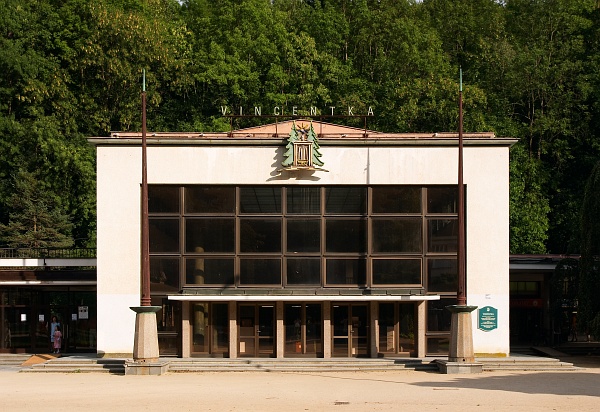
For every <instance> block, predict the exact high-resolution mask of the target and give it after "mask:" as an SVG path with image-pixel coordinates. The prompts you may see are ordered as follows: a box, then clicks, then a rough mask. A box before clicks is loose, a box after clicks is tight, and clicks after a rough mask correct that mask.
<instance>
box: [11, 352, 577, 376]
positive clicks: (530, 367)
mask: <svg viewBox="0 0 600 412" xmlns="http://www.w3.org/2000/svg"><path fill="white" fill-rule="evenodd" d="M166 361H167V362H169V367H168V371H169V372H173V373H185V372H191V373H193V372H249V371H254V372H257V371H262V372H342V371H344V372H347V371H365V372H367V371H377V372H382V371H403V370H405V371H437V370H438V366H437V364H436V362H435V360H434V359H429V358H427V359H345V358H343V359H275V358H265V359H227V358H220V359H214V358H206V359H200V358H186V359H179V358H172V359H167V360H166ZM476 361H477V362H480V363H482V364H483V370H484V371H486V372H490V371H568V370H578V369H580V368H577V367H575V366H574V365H573V364H572V363H568V362H561V361H559V360H557V359H553V358H543V357H525V356H518V357H509V358H485V359H476ZM125 367H126V366H125V359H95V358H77V357H75V358H72V357H68V356H66V357H62V358H56V359H52V360H49V361H47V362H44V363H38V364H34V365H31V366H29V367H22V368H21V372H29V373H35V372H42V373H50V372H60V373H69V372H70V373H112V374H121V375H122V374H124V373H125Z"/></svg>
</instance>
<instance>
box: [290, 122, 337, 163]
mask: <svg viewBox="0 0 600 412" xmlns="http://www.w3.org/2000/svg"><path fill="white" fill-rule="evenodd" d="M319 149H320V146H319V140H318V139H317V134H316V133H315V129H314V128H313V124H312V122H310V125H309V126H307V125H305V124H303V123H300V124H299V125H298V126H297V125H296V122H295V121H294V123H293V126H292V130H290V136H289V137H288V140H287V145H286V146H285V150H286V151H285V153H284V154H283V156H284V157H285V160H284V161H283V162H282V163H281V165H282V166H283V167H284V169H280V170H279V171H282V170H323V171H327V170H325V169H322V168H320V167H318V166H323V162H322V161H321V156H322V155H321V152H320V151H319Z"/></svg>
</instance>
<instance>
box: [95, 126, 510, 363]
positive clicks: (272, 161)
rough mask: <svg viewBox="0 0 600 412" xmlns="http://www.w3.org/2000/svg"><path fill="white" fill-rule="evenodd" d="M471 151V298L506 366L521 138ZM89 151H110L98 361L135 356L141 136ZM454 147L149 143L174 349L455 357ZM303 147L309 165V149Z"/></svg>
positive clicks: (248, 139) (164, 351)
mask: <svg viewBox="0 0 600 412" xmlns="http://www.w3.org/2000/svg"><path fill="white" fill-rule="evenodd" d="M302 130H304V131H305V132H310V130H312V131H313V134H314V136H316V137H317V139H311V137H310V136H311V135H310V133H308V136H309V138H308V139H307V138H306V136H304V137H303V135H302V133H298V132H299V131H302ZM291 136H292V138H291ZM464 140H465V144H464V184H465V197H466V199H465V200H466V201H465V209H466V223H465V224H466V248H467V252H466V272H467V304H468V305H475V306H478V307H479V308H480V309H479V310H478V311H476V312H474V316H473V331H474V332H473V335H474V336H473V340H474V350H475V354H476V356H477V355H480V356H483V355H485V356H507V355H508V353H509V148H510V146H511V145H512V144H513V143H514V142H515V140H514V139H506V138H497V137H495V136H494V135H493V134H490V133H479V134H469V133H466V134H465V135H464ZM89 141H90V142H91V143H92V144H93V145H95V146H96V148H97V179H98V180H97V204H98V210H97V212H98V249H97V311H98V320H97V323H98V332H97V351H98V356H101V357H102V356H106V357H114V356H131V354H132V350H133V339H134V326H135V313H134V312H133V311H132V310H131V309H130V307H131V306H138V305H139V301H140V262H141V260H140V227H141V206H140V197H141V191H140V184H141V135H140V134H139V133H118V134H117V133H115V134H113V136H111V137H108V138H103V137H97V138H90V139H89ZM293 141H297V142H305V143H306V142H310V143H311V144H312V148H311V149H310V150H312V158H310V156H309V159H308V163H306V162H304V163H297V162H296V163H294V164H293V165H291V162H290V159H291V158H290V156H291V155H290V153H292V152H290V150H289V149H290V147H291V146H292V143H293ZM457 141H458V139H457V136H456V134H450V133H438V134H386V133H377V132H373V131H368V130H361V129H356V128H350V127H343V126H337V125H331V124H328V123H321V122H316V121H313V122H312V123H311V121H310V120H296V121H295V123H294V122H292V121H288V122H280V123H277V124H271V125H265V126H260V127H255V128H250V129H244V130H238V131H235V132H232V133H203V134H202V133H148V150H147V153H148V183H149V193H150V200H149V213H150V255H151V256H150V260H151V263H150V266H151V268H150V270H151V294H152V304H153V305H157V306H161V307H162V310H161V311H160V312H159V313H158V314H157V316H158V319H157V320H158V329H159V346H160V351H161V356H167V355H172V356H180V357H189V356H215V357H219V356H223V357H231V358H236V357H261V356H268V357H277V358H285V357H324V358H329V357H355V356H364V357H379V356H418V357H423V356H426V355H444V354H447V350H448V340H449V331H450V312H448V311H447V310H446V309H445V306H448V305H451V304H455V303H456V285H457V274H456V250H457V239H456V233H457V210H456V200H457V174H458V172H457V170H458V152H457ZM294 147H296V146H294ZM298 147H300V146H298ZM298 150H300V151H298V152H294V153H296V154H295V156H296V157H298V156H301V153H305V152H302V150H305V149H302V148H300V149H298ZM302 156H303V155H302ZM286 160H287V162H286ZM294 160H295V161H298V158H295V159H294ZM313 161H314V162H313ZM284 163H287V164H288V167H284V166H282V164H284ZM290 165H291V166H290ZM484 308H485V310H482V309H484ZM490 313H491V315H490Z"/></svg>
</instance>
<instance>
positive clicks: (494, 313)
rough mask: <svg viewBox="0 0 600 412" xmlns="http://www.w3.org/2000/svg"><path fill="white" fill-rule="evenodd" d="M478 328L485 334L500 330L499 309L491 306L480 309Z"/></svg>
mask: <svg viewBox="0 0 600 412" xmlns="http://www.w3.org/2000/svg"><path fill="white" fill-rule="evenodd" d="M477 328H478V329H480V330H482V331H484V332H489V331H491V330H494V329H496V328H498V309H496V308H493V307H491V306H485V307H483V308H480V309H478V310H477Z"/></svg>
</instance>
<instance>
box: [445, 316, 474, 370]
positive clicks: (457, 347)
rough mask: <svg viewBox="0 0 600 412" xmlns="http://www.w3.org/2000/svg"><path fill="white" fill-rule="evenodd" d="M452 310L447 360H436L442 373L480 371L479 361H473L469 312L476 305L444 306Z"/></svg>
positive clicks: (471, 328)
mask: <svg viewBox="0 0 600 412" xmlns="http://www.w3.org/2000/svg"><path fill="white" fill-rule="evenodd" d="M446 309H448V310H449V311H450V312H452V324H451V329H450V348H449V353H448V361H438V365H439V367H440V372H442V373H447V374H451V373H480V372H481V371H482V369H483V365H482V364H481V363H477V362H475V354H474V351H473V327H472V323H471V312H473V311H474V310H475V309H477V306H466V305H452V306H446Z"/></svg>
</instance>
